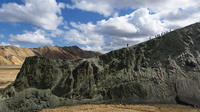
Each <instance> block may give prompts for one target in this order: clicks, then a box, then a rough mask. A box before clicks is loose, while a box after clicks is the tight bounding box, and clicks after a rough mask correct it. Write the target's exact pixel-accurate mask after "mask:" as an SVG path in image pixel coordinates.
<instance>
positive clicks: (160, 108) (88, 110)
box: [40, 104, 200, 112]
mask: <svg viewBox="0 0 200 112" xmlns="http://www.w3.org/2000/svg"><path fill="white" fill-rule="evenodd" d="M40 112H200V111H199V110H198V109H194V108H192V107H188V106H182V105H105V104H101V105H79V106H65V107H59V108H55V109H44V110H42V111H40Z"/></svg>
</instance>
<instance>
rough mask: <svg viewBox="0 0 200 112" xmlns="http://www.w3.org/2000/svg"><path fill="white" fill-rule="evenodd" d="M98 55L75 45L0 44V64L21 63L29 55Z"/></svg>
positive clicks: (80, 56)
mask: <svg viewBox="0 0 200 112" xmlns="http://www.w3.org/2000/svg"><path fill="white" fill-rule="evenodd" d="M98 55H101V53H99V52H92V51H84V50H82V49H80V48H79V47H77V46H72V47H58V46H44V47H40V48H18V47H14V46H0V65H22V64H23V62H24V60H25V58H26V57H29V56H39V57H45V58H53V59H79V58H91V57H95V56H98Z"/></svg>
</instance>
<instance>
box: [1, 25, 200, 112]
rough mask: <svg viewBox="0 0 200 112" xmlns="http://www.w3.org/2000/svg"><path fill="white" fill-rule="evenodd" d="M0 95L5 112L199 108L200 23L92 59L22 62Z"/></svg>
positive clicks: (36, 59)
mask: <svg viewBox="0 0 200 112" xmlns="http://www.w3.org/2000/svg"><path fill="white" fill-rule="evenodd" d="M0 96H1V97H2V98H1V102H0V107H1V108H0V111H9V112H10V111H11V112H12V111H20V112H21V111H28V110H37V109H42V108H49V107H56V106H62V105H75V104H83V103H127V104H138V103H150V104H155V103H159V104H160V103H168V104H187V105H193V106H195V107H196V106H197V107H198V106H200V23H196V24H193V25H190V26H187V27H185V28H182V29H177V30H175V31H172V32H169V33H167V34H165V35H164V36H161V37H158V38H155V39H153V40H150V41H147V42H144V43H141V44H138V45H135V46H131V47H128V48H123V49H120V50H116V51H111V52H109V53H107V54H104V55H101V56H98V57H94V58H89V59H78V60H61V59H45V58H42V57H29V58H26V60H25V63H24V64H23V66H22V69H21V71H20V73H19V74H18V76H17V79H16V80H15V82H14V83H13V84H11V85H10V86H9V87H7V88H6V89H4V90H1V95H0Z"/></svg>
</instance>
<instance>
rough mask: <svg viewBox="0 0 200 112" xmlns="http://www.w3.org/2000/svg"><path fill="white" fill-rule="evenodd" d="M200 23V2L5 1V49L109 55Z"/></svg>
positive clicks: (1, 36)
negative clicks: (69, 48)
mask: <svg viewBox="0 0 200 112" xmlns="http://www.w3.org/2000/svg"><path fill="white" fill-rule="evenodd" d="M199 20H200V1H199V0H167V1H161V0H143V1H141V0H123V1H119V0H1V1H0V45H4V46H5V45H14V46H18V47H39V46H45V45H49V46H55V45H57V46H72V45H77V46H79V47H80V48H82V49H85V50H95V51H100V52H109V51H111V50H115V49H119V48H122V47H125V46H126V44H127V43H128V44H130V45H135V44H137V43H140V42H143V41H147V40H148V39H149V37H154V36H155V35H157V34H160V33H162V32H166V31H169V30H173V29H176V28H180V27H184V26H187V25H189V24H192V23H195V22H199Z"/></svg>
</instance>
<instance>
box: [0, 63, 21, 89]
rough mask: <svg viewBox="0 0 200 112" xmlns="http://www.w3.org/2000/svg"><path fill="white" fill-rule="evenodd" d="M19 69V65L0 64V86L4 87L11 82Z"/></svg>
mask: <svg viewBox="0 0 200 112" xmlns="http://www.w3.org/2000/svg"><path fill="white" fill-rule="evenodd" d="M19 70H20V67H19V66H0V88H5V87H6V86H8V85H9V84H10V83H12V82H13V81H14V80H15V78H16V76H17V74H18V72H19Z"/></svg>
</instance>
